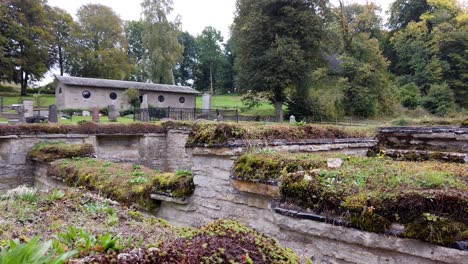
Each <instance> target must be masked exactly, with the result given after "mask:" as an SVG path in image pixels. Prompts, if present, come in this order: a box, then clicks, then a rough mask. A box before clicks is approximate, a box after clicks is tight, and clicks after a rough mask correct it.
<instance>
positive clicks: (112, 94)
mask: <svg viewBox="0 0 468 264" xmlns="http://www.w3.org/2000/svg"><path fill="white" fill-rule="evenodd" d="M109 97H110V99H112V100H115V99H117V94H116V93H114V92H112V93H110V94H109Z"/></svg>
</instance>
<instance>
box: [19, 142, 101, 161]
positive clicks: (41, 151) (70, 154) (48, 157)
mask: <svg viewBox="0 0 468 264" xmlns="http://www.w3.org/2000/svg"><path fill="white" fill-rule="evenodd" d="M93 154H94V146H93V145H91V144H67V143H65V142H40V143H37V144H36V145H34V147H33V148H32V150H31V151H29V153H28V157H29V158H30V159H32V160H37V161H42V162H51V161H55V160H59V159H69V158H76V157H90V156H92V155H93Z"/></svg>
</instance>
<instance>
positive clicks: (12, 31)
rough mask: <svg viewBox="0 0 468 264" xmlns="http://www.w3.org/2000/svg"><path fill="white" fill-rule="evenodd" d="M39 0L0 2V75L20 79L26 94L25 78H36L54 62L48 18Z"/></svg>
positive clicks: (41, 1) (12, 79)
mask: <svg viewBox="0 0 468 264" xmlns="http://www.w3.org/2000/svg"><path fill="white" fill-rule="evenodd" d="M47 9H48V7H47V5H46V1H43V0H7V1H2V3H1V4H0V35H1V37H0V44H1V45H2V46H1V50H2V51H1V53H2V58H1V59H0V63H1V64H2V65H1V66H0V68H2V71H3V70H5V72H2V74H1V75H2V78H3V79H4V80H7V81H16V82H19V83H21V95H26V93H27V90H26V88H27V85H28V82H29V80H38V79H41V78H42V77H43V75H44V74H45V73H46V72H47V71H48V70H49V68H50V67H51V66H52V64H53V63H54V60H53V58H52V56H51V55H50V54H51V46H52V45H51V43H52V35H51V33H50V28H51V22H50V19H49V17H48V13H47Z"/></svg>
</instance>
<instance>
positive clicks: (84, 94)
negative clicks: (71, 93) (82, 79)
mask: <svg viewBox="0 0 468 264" xmlns="http://www.w3.org/2000/svg"><path fill="white" fill-rule="evenodd" d="M83 97H84V98H85V99H89V98H90V97H91V92H90V91H88V90H85V91H83Z"/></svg>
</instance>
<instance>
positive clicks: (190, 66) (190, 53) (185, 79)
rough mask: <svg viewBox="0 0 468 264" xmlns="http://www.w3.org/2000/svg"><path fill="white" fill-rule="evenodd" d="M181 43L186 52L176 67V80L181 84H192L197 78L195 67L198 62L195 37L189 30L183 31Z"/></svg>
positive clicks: (180, 37)
mask: <svg viewBox="0 0 468 264" xmlns="http://www.w3.org/2000/svg"><path fill="white" fill-rule="evenodd" d="M179 43H180V44H181V45H182V46H184V53H183V54H182V59H181V60H180V61H179V62H178V63H177V65H176V67H175V70H174V76H175V80H176V83H179V84H181V85H190V84H191V83H192V82H193V80H194V79H195V68H196V67H197V64H198V58H197V56H198V52H197V45H196V41H195V37H193V36H192V35H190V33H188V32H182V33H181V34H180V36H179Z"/></svg>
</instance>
